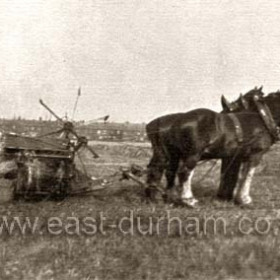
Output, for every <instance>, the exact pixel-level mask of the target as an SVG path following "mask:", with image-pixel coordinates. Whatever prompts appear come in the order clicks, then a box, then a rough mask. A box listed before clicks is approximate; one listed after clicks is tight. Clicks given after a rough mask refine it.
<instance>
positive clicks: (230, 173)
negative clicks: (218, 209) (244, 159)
mask: <svg viewBox="0 0 280 280" xmlns="http://www.w3.org/2000/svg"><path fill="white" fill-rule="evenodd" d="M240 166H241V160H240V159H238V158H236V159H234V158H223V159H222V166H221V179H220V186H219V190H218V194H217V196H218V198H220V199H222V200H231V199H233V191H234V189H235V187H236V184H237V180H238V174H239V170H240Z"/></svg>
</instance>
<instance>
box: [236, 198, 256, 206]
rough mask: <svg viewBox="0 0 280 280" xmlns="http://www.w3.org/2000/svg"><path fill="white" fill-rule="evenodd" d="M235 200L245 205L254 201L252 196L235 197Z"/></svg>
mask: <svg viewBox="0 0 280 280" xmlns="http://www.w3.org/2000/svg"><path fill="white" fill-rule="evenodd" d="M234 202H235V203H236V204H238V205H241V206H245V205H250V204H251V203H252V198H251V197H250V196H245V197H239V198H235V200H234Z"/></svg>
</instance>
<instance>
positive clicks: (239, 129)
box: [227, 113, 243, 143]
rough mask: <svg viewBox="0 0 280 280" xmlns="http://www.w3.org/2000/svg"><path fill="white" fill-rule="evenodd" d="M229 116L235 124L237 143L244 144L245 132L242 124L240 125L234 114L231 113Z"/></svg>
mask: <svg viewBox="0 0 280 280" xmlns="http://www.w3.org/2000/svg"><path fill="white" fill-rule="evenodd" d="M227 115H228V116H229V117H230V119H231V120H232V122H233V124H234V127H235V133H236V136H237V141H238V142H239V143H242V142H243V131H242V127H241V123H240V121H239V119H238V118H237V117H236V115H235V114H233V113H229V114H227Z"/></svg>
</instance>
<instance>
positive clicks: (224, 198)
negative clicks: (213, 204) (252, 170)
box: [217, 193, 233, 201]
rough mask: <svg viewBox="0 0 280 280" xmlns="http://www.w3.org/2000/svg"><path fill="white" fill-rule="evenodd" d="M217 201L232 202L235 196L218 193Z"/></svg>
mask: <svg viewBox="0 0 280 280" xmlns="http://www.w3.org/2000/svg"><path fill="white" fill-rule="evenodd" d="M217 199H218V200H222V201H231V200H232V199H233V196H232V195H229V194H226V193H218V194H217Z"/></svg>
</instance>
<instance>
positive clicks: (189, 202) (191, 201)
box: [182, 197, 198, 207]
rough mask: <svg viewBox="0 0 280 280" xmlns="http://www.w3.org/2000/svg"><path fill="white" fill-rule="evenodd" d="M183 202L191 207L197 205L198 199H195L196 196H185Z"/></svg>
mask: <svg viewBox="0 0 280 280" xmlns="http://www.w3.org/2000/svg"><path fill="white" fill-rule="evenodd" d="M182 202H183V204H185V205H187V206H189V207H195V205H196V204H197V202H198V200H197V199H195V198H194V197H190V198H183V199H182Z"/></svg>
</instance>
